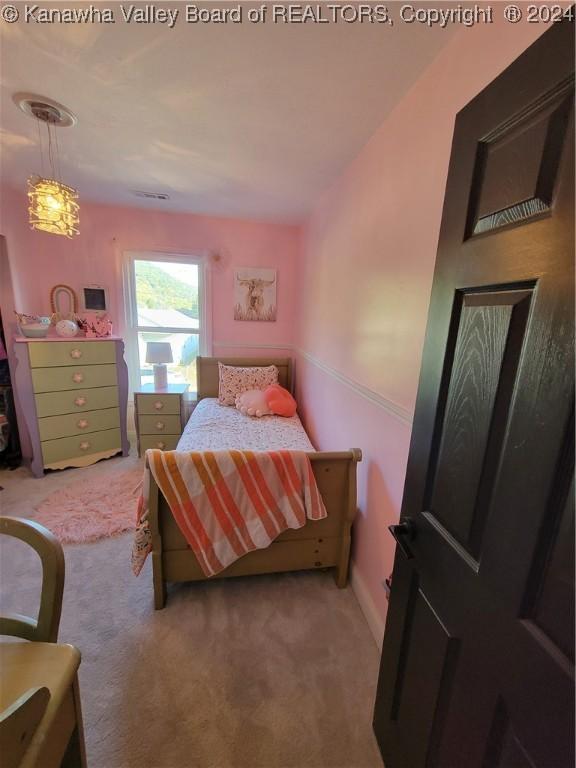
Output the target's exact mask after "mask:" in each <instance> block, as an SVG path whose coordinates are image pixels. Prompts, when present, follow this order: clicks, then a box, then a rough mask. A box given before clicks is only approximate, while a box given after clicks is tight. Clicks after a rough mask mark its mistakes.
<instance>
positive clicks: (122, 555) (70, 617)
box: [0, 457, 382, 768]
mask: <svg viewBox="0 0 576 768" xmlns="http://www.w3.org/2000/svg"><path fill="white" fill-rule="evenodd" d="M135 466H137V459H135V458H133V457H130V458H126V459H113V460H109V461H106V462H100V463H99V464H97V465H95V466H93V467H89V468H86V469H82V470H78V469H76V470H66V471H64V472H58V473H52V474H51V475H49V476H47V477H45V478H44V479H41V480H35V479H33V478H31V477H30V476H29V475H28V473H27V472H26V470H22V469H21V470H17V471H16V472H4V471H3V472H0V485H2V486H4V488H5V490H4V491H1V492H0V509H1V510H2V512H3V513H4V514H11V515H18V516H27V515H29V511H30V509H32V508H33V506H35V505H36V504H37V503H38V502H39V501H41V499H42V498H44V497H45V496H47V495H48V494H49V493H50V492H52V491H55V490H57V489H58V488H62V487H64V486H65V485H68V484H70V483H72V482H76V481H77V480H78V479H80V478H81V477H82V478H86V479H90V480H100V481H101V482H102V483H103V487H104V486H105V485H106V484H107V483H109V482H110V479H111V478H112V477H113V476H114V475H115V474H116V473H119V472H123V471H125V470H127V469H131V468H133V467H135ZM0 544H1V545H2V559H1V565H0V576H1V583H2V593H3V594H2V604H1V605H2V610H18V611H22V612H32V611H35V610H36V609H37V605H38V587H39V580H40V567H39V561H38V559H37V557H36V555H35V554H34V553H33V552H30V551H29V550H28V549H27V548H26V547H25V545H23V544H21V543H20V542H17V541H13V540H10V539H7V538H5V537H2V541H1V542H0ZM130 545H131V537H130V536H129V535H123V536H119V537H117V538H112V539H104V540H101V541H98V542H95V543H92V544H78V545H67V546H65V554H66V568H67V574H66V588H65V593H64V610H63V615H62V622H61V630H60V640H61V641H63V642H70V643H73V644H74V645H76V646H78V648H80V650H81V651H82V665H81V667H80V686H81V694H82V703H83V707H84V724H85V730H86V743H87V750H88V761H89V768H381V765H382V764H381V761H380V757H379V754H378V751H377V748H376V746H375V742H374V739H373V736H372V730H371V719H372V705H373V701H374V695H375V688H376V678H377V671H378V653H377V649H376V646H375V644H374V641H373V639H372V637H371V635H370V632H369V629H368V627H367V625H366V623H365V621H364V618H363V616H362V614H361V612H360V609H359V607H358V604H357V602H356V600H355V597H354V594H353V593H352V591H351V590H350V589H349V588H348V589H346V590H338V589H337V588H336V587H335V585H334V583H333V580H332V576H331V574H329V573H321V572H313V573H295V574H285V575H274V576H261V577H251V578H242V579H232V580H228V581H225V580H220V581H213V582H210V583H204V584H196V585H194V584H190V585H179V586H176V587H173V588H172V589H171V591H170V592H169V597H168V604H167V607H166V608H165V609H164V610H163V611H154V609H153V606H152V584H151V563H150V561H148V563H147V564H146V566H145V568H144V571H143V572H142V574H141V575H140V577H139V578H138V579H136V578H134V577H133V576H132V574H131V572H130Z"/></svg>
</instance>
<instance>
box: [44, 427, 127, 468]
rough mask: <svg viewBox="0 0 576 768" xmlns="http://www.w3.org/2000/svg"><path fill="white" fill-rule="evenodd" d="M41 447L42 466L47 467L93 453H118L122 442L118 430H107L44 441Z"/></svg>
mask: <svg viewBox="0 0 576 768" xmlns="http://www.w3.org/2000/svg"><path fill="white" fill-rule="evenodd" d="M41 445H42V458H43V460H44V466H45V467H49V466H50V465H52V464H58V463H61V462H64V461H66V460H69V459H81V458H82V457H84V456H91V455H93V454H95V453H107V454H111V453H112V452H113V451H115V450H116V451H120V450H121V449H122V440H121V437H120V430H119V429H107V430H104V431H103V432H92V433H91V434H89V435H76V437H61V438H60V439H59V440H46V441H44V442H43V443H41ZM87 463H89V462H87Z"/></svg>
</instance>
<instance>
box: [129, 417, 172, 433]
mask: <svg viewBox="0 0 576 768" xmlns="http://www.w3.org/2000/svg"><path fill="white" fill-rule="evenodd" d="M138 431H139V432H140V434H141V435H177V434H178V433H180V432H181V431H182V425H181V423H180V416H172V415H170V414H167V415H166V416H165V415H164V414H160V415H157V416H141V415H140V414H138Z"/></svg>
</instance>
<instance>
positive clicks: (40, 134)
mask: <svg viewBox="0 0 576 768" xmlns="http://www.w3.org/2000/svg"><path fill="white" fill-rule="evenodd" d="M36 125H37V127H38V146H39V147H40V171H41V173H42V176H45V175H46V174H45V172H44V152H43V151H42V130H41V128H40V120H39V119H38V118H36Z"/></svg>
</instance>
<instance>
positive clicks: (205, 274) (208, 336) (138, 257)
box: [123, 251, 212, 396]
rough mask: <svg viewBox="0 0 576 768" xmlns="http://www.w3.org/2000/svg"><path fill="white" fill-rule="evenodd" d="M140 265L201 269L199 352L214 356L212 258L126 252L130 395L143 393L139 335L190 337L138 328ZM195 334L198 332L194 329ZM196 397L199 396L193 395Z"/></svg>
mask: <svg viewBox="0 0 576 768" xmlns="http://www.w3.org/2000/svg"><path fill="white" fill-rule="evenodd" d="M136 261H170V262H180V263H181V264H197V265H198V319H199V321H200V326H199V328H198V337H199V338H198V349H199V354H200V355H207V356H210V355H211V354H212V301H211V279H210V278H211V275H210V259H209V255H208V254H191V253H174V252H173V251H125V252H124V275H123V278H124V307H125V315H126V334H125V341H126V347H125V355H126V362H127V364H128V376H129V381H130V392H131V393H133V392H134V391H135V390H136V391H138V390H139V389H140V386H141V384H140V359H139V352H138V333H139V332H142V331H144V332H148V333H171V332H172V333H186V332H187V329H185V328H169V327H164V326H162V327H161V328H159V327H157V326H154V327H148V326H139V325H138V305H137V303H136V270H135V262H136ZM190 330H191V332H192V333H194V332H195V330H196V329H190ZM190 394H191V395H192V396H194V395H195V394H196V393H195V392H191V393H190Z"/></svg>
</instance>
